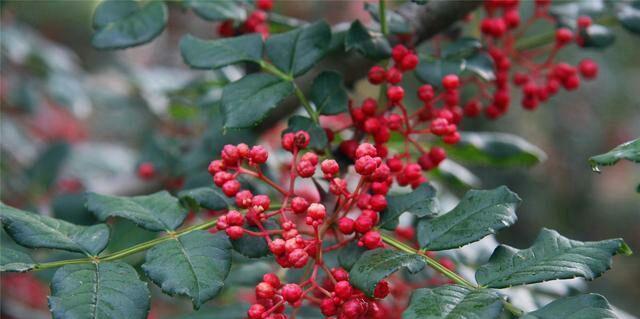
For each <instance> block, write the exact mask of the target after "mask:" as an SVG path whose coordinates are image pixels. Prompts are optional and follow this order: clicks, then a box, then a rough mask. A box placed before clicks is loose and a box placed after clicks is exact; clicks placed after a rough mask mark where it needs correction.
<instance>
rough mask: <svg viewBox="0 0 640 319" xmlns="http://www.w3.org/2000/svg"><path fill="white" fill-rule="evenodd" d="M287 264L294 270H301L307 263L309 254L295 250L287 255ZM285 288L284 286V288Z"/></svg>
mask: <svg viewBox="0 0 640 319" xmlns="http://www.w3.org/2000/svg"><path fill="white" fill-rule="evenodd" d="M288 259H289V263H290V264H291V265H292V266H293V267H295V268H302V267H304V265H306V264H307V261H309V254H307V252H306V251H304V250H303V249H300V248H297V249H294V250H293V251H291V253H289V257H288ZM285 287H286V286H285Z"/></svg>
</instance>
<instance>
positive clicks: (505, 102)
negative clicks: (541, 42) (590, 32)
mask: <svg viewBox="0 0 640 319" xmlns="http://www.w3.org/2000/svg"><path fill="white" fill-rule="evenodd" d="M550 2H551V1H548V0H537V1H535V13H534V14H533V15H532V16H531V17H530V18H529V19H528V20H526V21H525V22H524V23H521V21H520V13H519V11H518V10H519V4H520V3H519V1H517V0H508V1H499V0H485V2H484V8H485V12H486V14H487V15H486V17H485V18H484V19H483V20H482V22H481V24H480V31H481V32H482V34H483V35H484V37H485V39H484V40H485V42H486V44H487V47H488V53H489V55H490V56H491V58H492V59H493V61H494V64H495V67H496V77H495V80H494V81H493V82H492V85H493V86H494V87H495V89H494V91H493V93H489V89H488V87H487V85H486V84H485V83H482V82H479V81H474V83H475V84H476V85H477V86H478V88H479V91H480V93H479V94H478V95H477V96H476V97H474V98H472V99H470V100H469V101H468V102H467V103H466V104H465V108H464V111H465V115H467V116H477V115H478V114H479V113H480V112H481V109H482V106H481V100H482V101H484V102H485V103H486V105H487V106H486V108H484V112H485V115H486V116H487V117H488V118H492V119H493V118H497V117H499V116H501V115H504V114H505V113H506V112H507V111H508V109H509V104H510V101H511V94H510V91H509V78H510V72H512V70H513V69H516V71H514V72H513V76H512V83H513V84H514V85H515V86H517V87H520V88H521V91H522V96H523V97H522V100H521V105H522V107H523V108H525V109H527V110H533V109H536V108H537V107H538V105H539V104H540V102H545V101H547V100H548V99H549V98H550V97H551V96H553V95H555V94H556V93H557V92H558V91H559V89H560V88H564V89H565V90H568V91H572V90H575V89H576V88H578V86H579V85H580V78H579V77H578V70H577V69H576V68H575V67H573V66H571V65H569V64H567V63H566V62H557V61H556V56H557V54H558V52H559V51H560V49H561V48H564V47H566V46H567V45H569V44H570V43H572V42H576V43H577V44H579V45H581V44H582V43H584V39H583V38H582V37H581V36H580V35H579V34H580V32H578V35H574V32H573V31H572V30H570V29H568V28H559V29H557V30H556V34H555V43H554V44H553V45H552V46H551V47H549V48H548V49H546V50H539V49H534V50H531V49H519V48H518V47H517V46H516V40H517V39H518V38H520V37H521V36H522V35H523V34H524V33H525V32H526V31H527V30H528V28H529V27H530V26H531V25H533V24H534V23H535V22H537V21H540V20H546V21H550V22H552V23H554V24H555V23H556V21H555V18H553V17H552V16H551V15H550V14H549V12H548V11H549V5H550ZM576 25H577V28H578V30H577V31H582V30H584V29H586V28H588V27H589V26H590V25H591V18H589V17H588V16H581V17H579V18H578V20H577V22H576ZM545 55H546V56H545ZM578 69H579V74H580V75H582V77H583V78H585V79H592V78H594V77H595V76H596V75H597V72H598V66H597V64H596V63H595V62H593V61H591V60H583V61H582V62H580V64H579V65H578ZM470 81H472V80H470Z"/></svg>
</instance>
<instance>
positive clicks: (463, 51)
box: [441, 37, 482, 60]
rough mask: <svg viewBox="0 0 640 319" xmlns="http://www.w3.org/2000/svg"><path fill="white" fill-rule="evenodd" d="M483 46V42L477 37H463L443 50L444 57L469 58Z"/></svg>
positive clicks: (448, 58) (452, 58)
mask: <svg viewBox="0 0 640 319" xmlns="http://www.w3.org/2000/svg"><path fill="white" fill-rule="evenodd" d="M481 48H482V43H480V40H478V39H476V38H470V37H462V38H460V39H457V40H456V41H454V42H453V43H451V44H449V45H448V46H446V47H445V48H444V49H443V50H442V54H441V56H442V58H443V59H446V60H460V59H464V58H468V57H470V56H472V55H474V54H475V53H477V52H478V51H480V49H481Z"/></svg>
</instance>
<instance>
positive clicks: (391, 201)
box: [379, 183, 440, 230]
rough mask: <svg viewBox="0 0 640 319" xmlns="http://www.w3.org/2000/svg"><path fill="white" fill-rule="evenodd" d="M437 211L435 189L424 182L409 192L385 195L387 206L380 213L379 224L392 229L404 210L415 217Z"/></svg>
mask: <svg viewBox="0 0 640 319" xmlns="http://www.w3.org/2000/svg"><path fill="white" fill-rule="evenodd" d="M439 211H440V204H439V202H438V199H437V198H436V189H435V188H433V186H431V184H429V183H424V184H422V185H420V186H419V187H418V188H416V189H415V190H413V191H412V192H411V193H407V194H400V195H389V196H387V208H386V209H385V210H384V211H383V213H382V218H381V220H380V224H379V226H380V227H382V228H384V229H389V230H393V229H395V228H396V227H397V226H398V217H400V215H402V214H403V213H405V212H409V213H411V214H414V215H416V216H417V217H434V216H436V215H437V214H438V213H439Z"/></svg>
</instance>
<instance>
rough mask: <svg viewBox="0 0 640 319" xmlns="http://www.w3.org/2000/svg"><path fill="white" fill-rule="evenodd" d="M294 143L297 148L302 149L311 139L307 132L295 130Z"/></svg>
mask: <svg viewBox="0 0 640 319" xmlns="http://www.w3.org/2000/svg"><path fill="white" fill-rule="evenodd" d="M293 141H294V144H295V146H296V147H297V148H298V149H303V148H306V147H307V145H309V142H310V141H311V137H310V136H309V133H307V132H306V131H297V132H296V133H295V135H294V139H293Z"/></svg>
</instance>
